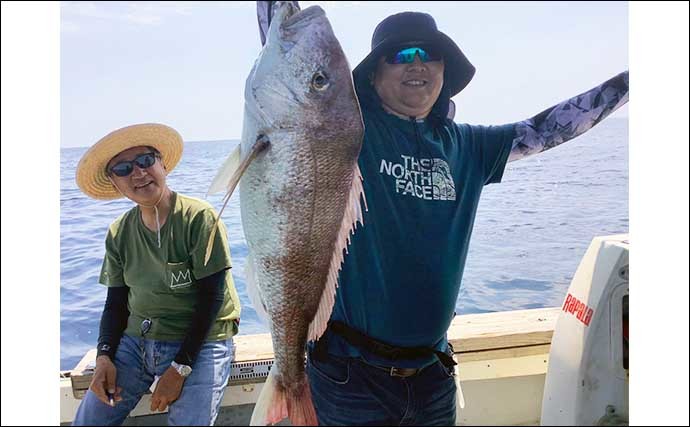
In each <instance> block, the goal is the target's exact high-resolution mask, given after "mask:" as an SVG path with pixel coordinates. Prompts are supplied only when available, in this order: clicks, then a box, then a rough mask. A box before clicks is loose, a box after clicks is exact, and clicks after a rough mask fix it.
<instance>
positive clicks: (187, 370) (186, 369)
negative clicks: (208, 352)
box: [180, 365, 192, 377]
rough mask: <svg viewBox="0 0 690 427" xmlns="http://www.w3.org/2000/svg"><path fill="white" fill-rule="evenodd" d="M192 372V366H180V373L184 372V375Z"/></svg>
mask: <svg viewBox="0 0 690 427" xmlns="http://www.w3.org/2000/svg"><path fill="white" fill-rule="evenodd" d="M191 373H192V368H191V367H189V366H187V365H181V366H180V374H182V376H183V377H186V376H189V374H191Z"/></svg>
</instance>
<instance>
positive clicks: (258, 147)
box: [204, 135, 270, 265]
mask: <svg viewBox="0 0 690 427" xmlns="http://www.w3.org/2000/svg"><path fill="white" fill-rule="evenodd" d="M269 144H270V142H269V140H268V137H266V136H265V135H259V136H258V137H257V138H256V142H255V143H254V145H253V146H252V148H251V150H250V151H249V154H248V155H247V157H245V158H244V159H242V160H241V161H239V165H238V166H237V167H236V168H234V169H233V173H232V176H231V177H230V178H229V180H228V184H227V189H228V192H227V193H226V194H225V197H224V199H223V207H222V208H220V212H218V218H216V222H215V224H214V226H213V229H212V231H211V238H209V239H208V245H206V256H205V257H204V265H206V264H208V260H209V259H210V258H211V252H212V251H213V239H214V238H215V236H216V229H217V228H218V227H217V226H218V221H220V216H221V214H222V213H223V211H224V210H225V206H227V204H228V201H229V200H230V196H232V192H233V191H235V187H237V183H239V182H240V178H241V177H242V174H243V173H244V171H246V170H247V167H248V166H249V164H250V163H251V162H252V160H254V158H255V157H256V156H257V154H259V153H260V152H262V151H263V150H264V149H266V147H268V146H269ZM233 155H234V153H233V154H232V155H230V158H232V157H233ZM238 156H239V152H238ZM229 160H230V159H228V160H226V162H225V164H224V165H223V168H225V167H226V166H232V165H231V164H230V163H231V162H229ZM223 168H222V169H223ZM220 173H222V170H221V171H220V172H219V174H220ZM223 175H225V173H223ZM216 178H217V177H216ZM213 181H214V182H215V181H216V180H215V179H214V180H213Z"/></svg>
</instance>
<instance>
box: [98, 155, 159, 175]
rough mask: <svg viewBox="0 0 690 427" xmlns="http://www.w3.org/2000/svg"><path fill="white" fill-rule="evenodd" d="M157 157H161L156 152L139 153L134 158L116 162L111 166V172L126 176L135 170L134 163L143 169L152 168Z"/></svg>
mask: <svg viewBox="0 0 690 427" xmlns="http://www.w3.org/2000/svg"><path fill="white" fill-rule="evenodd" d="M156 157H159V156H158V155H157V154H156V153H144V154H139V155H138V156H137V157H136V158H135V159H134V160H125V161H122V162H118V163H116V164H115V165H114V166H113V167H111V168H110V172H111V173H113V174H115V175H117V176H119V177H125V176H127V175H129V174H130V173H132V171H134V165H137V166H139V168H141V169H146V168H150V167H151V166H153V164H154V163H156Z"/></svg>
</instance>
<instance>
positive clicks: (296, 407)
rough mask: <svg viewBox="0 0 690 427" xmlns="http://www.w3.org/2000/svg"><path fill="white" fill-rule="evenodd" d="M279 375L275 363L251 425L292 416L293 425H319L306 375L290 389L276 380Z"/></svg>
mask: <svg viewBox="0 0 690 427" xmlns="http://www.w3.org/2000/svg"><path fill="white" fill-rule="evenodd" d="M277 377H278V368H277V367H276V366H275V365H273V366H271V370H270V372H269V374H268V378H266V382H265V383H264V386H263V388H262V389H261V393H260V394H259V398H258V399H257V400H256V404H255V405H254V411H253V412H252V417H251V419H250V421H249V425H250V426H257V425H267V424H276V423H278V422H280V421H281V420H283V419H285V418H290V423H291V424H292V425H293V426H316V425H318V420H317V418H316V410H315V409H314V403H313V402H312V398H311V389H310V387H309V381H308V380H307V379H306V377H305V379H304V381H303V382H302V384H301V385H300V386H297V387H294V388H290V389H289V390H288V389H285V387H283V386H282V385H281V384H279V383H278V381H276V378H277Z"/></svg>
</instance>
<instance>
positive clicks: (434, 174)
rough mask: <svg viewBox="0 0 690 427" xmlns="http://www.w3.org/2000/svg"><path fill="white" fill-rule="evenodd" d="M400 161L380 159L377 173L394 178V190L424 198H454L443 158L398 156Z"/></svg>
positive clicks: (449, 176) (448, 168)
mask: <svg viewBox="0 0 690 427" xmlns="http://www.w3.org/2000/svg"><path fill="white" fill-rule="evenodd" d="M400 157H401V158H402V160H403V162H402V163H393V162H387V161H386V160H381V167H380V168H379V173H382V174H385V175H388V176H391V177H393V178H394V179H395V182H394V185H395V192H396V193H398V194H403V195H407V196H413V197H418V198H420V199H424V200H455V184H454V183H453V176H452V175H451V173H450V167H449V166H448V163H446V161H445V160H443V159H419V160H417V159H415V158H414V157H412V156H400Z"/></svg>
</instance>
